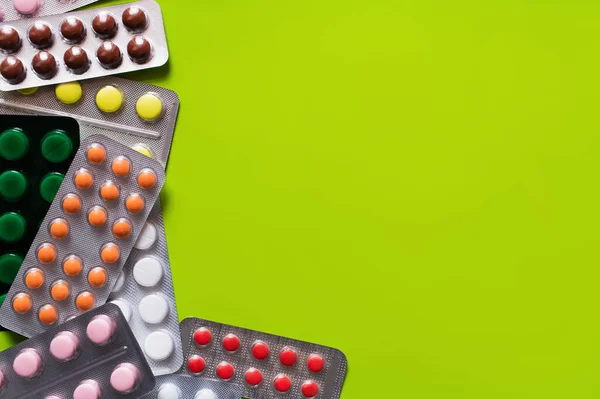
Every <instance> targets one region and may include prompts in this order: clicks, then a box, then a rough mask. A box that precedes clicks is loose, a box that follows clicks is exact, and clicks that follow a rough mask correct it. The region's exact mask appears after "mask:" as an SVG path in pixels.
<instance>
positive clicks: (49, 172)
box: [0, 115, 79, 301]
mask: <svg viewBox="0 0 600 399" xmlns="http://www.w3.org/2000/svg"><path fill="white" fill-rule="evenodd" d="M78 148H79V124H78V123H77V121H76V120H75V119H73V118H67V117H47V116H21V115H2V116H0V294H1V295H2V296H1V297H0V301H2V300H3V299H4V294H5V293H6V292H8V289H9V288H10V284H12V282H13V280H14V279H15V276H16V275H17V272H18V271H19V268H20V267H21V263H22V262H23V258H24V256H25V254H26V253H27V251H28V250H29V247H30V245H31V243H32V242H33V239H34V237H35V235H36V233H37V231H38V228H39V226H40V223H41V222H42V220H44V217H45V216H46V213H47V212H48V209H49V208H50V204H51V203H52V201H53V200H54V196H55V195H56V192H57V190H58V188H59V187H60V185H61V183H62V181H63V179H64V175H65V172H66V171H67V170H68V169H69V166H70V165H71V162H72V161H73V157H74V156H75V153H76V152H77V149H78Z"/></svg>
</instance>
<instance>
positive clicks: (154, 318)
mask: <svg viewBox="0 0 600 399" xmlns="http://www.w3.org/2000/svg"><path fill="white" fill-rule="evenodd" d="M138 310H139V313H140V317H141V318H142V320H144V321H145V322H146V323H148V324H158V323H160V322H162V321H163V320H164V319H165V318H166V317H167V314H169V304H168V303H167V300H166V299H165V298H163V297H162V296H160V295H157V294H151V295H146V296H145V297H143V298H142V300H141V301H140V304H139V306H138Z"/></svg>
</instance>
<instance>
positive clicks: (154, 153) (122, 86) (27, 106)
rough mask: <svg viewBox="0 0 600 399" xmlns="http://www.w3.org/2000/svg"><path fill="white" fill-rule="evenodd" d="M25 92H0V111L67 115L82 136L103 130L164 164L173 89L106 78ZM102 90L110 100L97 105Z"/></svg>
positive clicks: (175, 106)
mask: <svg viewBox="0 0 600 399" xmlns="http://www.w3.org/2000/svg"><path fill="white" fill-rule="evenodd" d="M25 93H26V94H23V93H21V92H18V91H11V92H0V114H15V113H17V114H30V115H51V116H69V117H71V118H74V119H76V120H77V121H78V122H79V125H80V128H81V129H80V131H81V138H82V139H85V138H86V137H88V136H91V135H93V134H103V135H105V136H108V137H110V138H112V139H113V140H116V141H118V142H120V143H122V144H125V145H127V146H129V147H132V148H134V149H136V150H138V151H139V152H141V153H143V154H145V155H147V156H149V157H151V158H154V159H156V160H157V161H159V162H160V163H161V165H162V166H163V168H164V167H165V166H166V165H167V161H168V159H169V153H170V150H171V143H172V141H173V132H174V131H175V124H176V122H177V114H178V111H179V97H178V96H177V94H176V93H175V92H174V91H172V90H168V89H164V88H162V87H158V86H154V85H151V84H147V83H142V82H137V81H133V80H128V79H122V78H118V77H114V76H110V77H105V78H98V79H90V80H84V81H81V82H71V83H66V84H59V85H56V86H44V87H40V88H39V89H37V90H35V91H30V92H25ZM106 94H109V95H113V98H112V102H110V103H109V104H108V105H103V104H102V103H100V100H101V99H102V97H103V96H104V95H106ZM114 103H116V105H113V104H114ZM101 107H102V109H101ZM106 107H112V109H114V110H115V111H114V112H105V111H103V109H104V110H106Z"/></svg>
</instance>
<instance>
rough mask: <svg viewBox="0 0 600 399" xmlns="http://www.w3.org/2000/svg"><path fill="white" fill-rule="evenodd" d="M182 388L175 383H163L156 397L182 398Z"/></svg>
mask: <svg viewBox="0 0 600 399" xmlns="http://www.w3.org/2000/svg"><path fill="white" fill-rule="evenodd" d="M182 397H183V396H182V393H181V389H179V387H177V385H175V384H171V383H167V384H163V385H162V386H161V387H160V389H159V390H158V395H157V396H156V399H182Z"/></svg>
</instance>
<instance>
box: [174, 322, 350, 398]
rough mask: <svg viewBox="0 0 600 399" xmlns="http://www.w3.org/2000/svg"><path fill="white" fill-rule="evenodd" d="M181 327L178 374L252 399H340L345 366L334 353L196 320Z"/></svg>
mask: <svg viewBox="0 0 600 399" xmlns="http://www.w3.org/2000/svg"><path fill="white" fill-rule="evenodd" d="M180 327H181V337H182V342H183V356H184V359H185V361H186V362H187V364H186V365H184V367H183V368H182V370H181V372H182V373H186V374H188V375H195V376H201V377H206V378H219V379H221V380H223V381H229V382H232V383H235V384H240V385H243V386H244V397H248V398H252V399H276V398H289V399H292V398H294V399H296V398H298V399H300V398H319V399H337V398H339V397H340V392H341V390H342V385H343V383H344V378H345V376H346V369H347V365H348V361H347V360H346V356H345V355H344V354H343V353H342V352H341V351H340V350H338V349H334V348H329V347H326V346H321V345H317V344H311V343H308V342H303V341H298V340H294V339H290V338H283V337H278V336H276V335H272V334H266V333H262V332H258V331H253V330H248V329H245V328H239V327H233V326H229V325H226V324H220V323H215V322H212V321H208V320H203V319H198V318H187V319H185V320H183V321H182V322H181V324H180Z"/></svg>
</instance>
